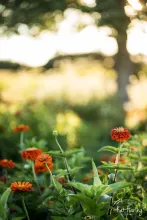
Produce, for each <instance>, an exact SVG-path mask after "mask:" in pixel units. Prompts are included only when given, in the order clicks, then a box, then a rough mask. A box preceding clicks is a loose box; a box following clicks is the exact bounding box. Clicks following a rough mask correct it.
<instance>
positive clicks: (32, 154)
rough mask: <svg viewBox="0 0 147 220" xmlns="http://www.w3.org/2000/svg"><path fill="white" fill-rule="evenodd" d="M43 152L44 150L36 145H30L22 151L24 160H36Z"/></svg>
mask: <svg viewBox="0 0 147 220" xmlns="http://www.w3.org/2000/svg"><path fill="white" fill-rule="evenodd" d="M41 153H42V150H40V149H38V148H36V147H30V148H27V149H25V150H23V151H22V152H21V156H22V159H23V160H36V158H37V157H38V156H39V155H40V154H41Z"/></svg>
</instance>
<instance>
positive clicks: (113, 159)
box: [110, 155, 126, 164]
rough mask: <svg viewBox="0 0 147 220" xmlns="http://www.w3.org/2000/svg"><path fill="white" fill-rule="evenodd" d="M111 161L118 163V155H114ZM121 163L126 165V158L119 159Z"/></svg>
mask: <svg viewBox="0 0 147 220" xmlns="http://www.w3.org/2000/svg"><path fill="white" fill-rule="evenodd" d="M110 161H111V162H113V163H115V161H116V155H113V156H112V157H111V159H110ZM119 162H120V163H123V164H125V163H126V160H125V158H124V157H120V158H119Z"/></svg>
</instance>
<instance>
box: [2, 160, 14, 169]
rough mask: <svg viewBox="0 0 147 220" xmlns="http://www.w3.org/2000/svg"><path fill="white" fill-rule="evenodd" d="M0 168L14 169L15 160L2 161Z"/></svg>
mask: <svg viewBox="0 0 147 220" xmlns="http://www.w3.org/2000/svg"><path fill="white" fill-rule="evenodd" d="M0 166H2V167H7V168H14V167H15V164H14V162H13V160H7V159H4V160H0Z"/></svg>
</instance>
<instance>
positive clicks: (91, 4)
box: [81, 0, 96, 7]
mask: <svg viewBox="0 0 147 220" xmlns="http://www.w3.org/2000/svg"><path fill="white" fill-rule="evenodd" d="M81 3H82V4H84V5H86V6H88V7H94V6H96V2H95V0H81Z"/></svg>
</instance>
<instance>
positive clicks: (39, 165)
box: [34, 161, 53, 173]
mask: <svg viewBox="0 0 147 220" xmlns="http://www.w3.org/2000/svg"><path fill="white" fill-rule="evenodd" d="M46 164H47V166H48V167H49V169H50V170H52V169H53V163H52V162H51V163H46ZM34 169H35V172H36V173H44V172H47V171H48V169H47V167H46V166H45V164H44V163H42V162H39V161H37V162H35V165H34Z"/></svg>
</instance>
